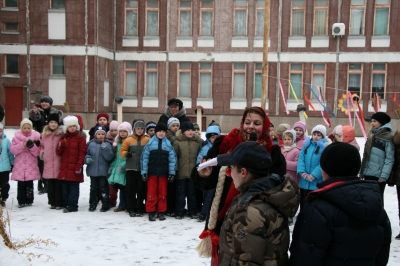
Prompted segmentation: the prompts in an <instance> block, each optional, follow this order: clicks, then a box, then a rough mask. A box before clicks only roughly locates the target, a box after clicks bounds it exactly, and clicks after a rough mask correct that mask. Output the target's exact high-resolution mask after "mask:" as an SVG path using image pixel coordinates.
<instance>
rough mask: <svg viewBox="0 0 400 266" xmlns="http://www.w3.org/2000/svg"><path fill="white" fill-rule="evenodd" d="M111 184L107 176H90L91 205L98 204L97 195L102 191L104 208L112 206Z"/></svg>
mask: <svg viewBox="0 0 400 266" xmlns="http://www.w3.org/2000/svg"><path fill="white" fill-rule="evenodd" d="M109 189H110V187H109V185H108V181H107V177H106V176H91V177H90V197H89V204H90V206H94V207H96V206H97V197H98V196H97V195H98V193H99V192H100V193H101V203H102V207H103V208H110V197H109V194H108V192H109Z"/></svg>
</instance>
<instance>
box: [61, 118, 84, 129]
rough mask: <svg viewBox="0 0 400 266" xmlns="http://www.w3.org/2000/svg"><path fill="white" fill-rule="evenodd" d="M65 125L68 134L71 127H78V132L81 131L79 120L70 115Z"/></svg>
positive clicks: (64, 122)
mask: <svg viewBox="0 0 400 266" xmlns="http://www.w3.org/2000/svg"><path fill="white" fill-rule="evenodd" d="M63 124H64V132H67V129H68V127H69V126H76V127H77V128H78V130H80V129H81V128H80V126H79V121H78V118H77V117H76V116H73V115H68V116H66V117H64V119H63Z"/></svg>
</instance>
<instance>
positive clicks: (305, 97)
mask: <svg viewBox="0 0 400 266" xmlns="http://www.w3.org/2000/svg"><path fill="white" fill-rule="evenodd" d="M303 96H304V99H305V100H306V103H307V104H308V105H309V106H310V107H311V108H312V109H313V110H314V112H316V113H317V110H315V108H314V106H313V105H312V103H311V102H310V100H309V99H308V98H307V96H306V93H305V92H304V91H303Z"/></svg>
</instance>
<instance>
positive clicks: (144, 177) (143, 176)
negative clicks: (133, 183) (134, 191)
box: [142, 174, 149, 182]
mask: <svg viewBox="0 0 400 266" xmlns="http://www.w3.org/2000/svg"><path fill="white" fill-rule="evenodd" d="M148 179H149V177H148V176H147V174H144V175H142V180H143V181H145V182H146V181H147V180H148Z"/></svg>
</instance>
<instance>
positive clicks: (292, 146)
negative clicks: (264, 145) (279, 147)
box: [283, 143, 297, 152]
mask: <svg viewBox="0 0 400 266" xmlns="http://www.w3.org/2000/svg"><path fill="white" fill-rule="evenodd" d="M296 147H297V145H296V143H293V144H292V145H290V146H283V151H284V152H288V151H291V150H293V148H296Z"/></svg>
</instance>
